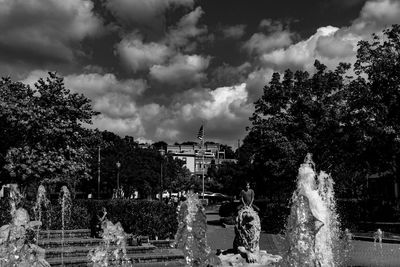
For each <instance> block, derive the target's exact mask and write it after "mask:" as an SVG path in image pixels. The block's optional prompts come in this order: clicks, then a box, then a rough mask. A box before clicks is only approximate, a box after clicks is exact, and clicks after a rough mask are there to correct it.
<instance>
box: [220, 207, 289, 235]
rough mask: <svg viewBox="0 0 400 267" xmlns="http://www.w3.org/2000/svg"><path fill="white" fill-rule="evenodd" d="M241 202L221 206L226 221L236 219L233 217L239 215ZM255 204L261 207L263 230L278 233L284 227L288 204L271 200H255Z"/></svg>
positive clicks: (221, 213)
mask: <svg viewBox="0 0 400 267" xmlns="http://www.w3.org/2000/svg"><path fill="white" fill-rule="evenodd" d="M240 204H241V203H240V202H228V203H224V204H222V205H221V206H220V209H219V215H220V216H221V217H222V218H224V219H223V220H224V222H226V223H229V222H232V221H234V220H232V219H231V218H235V217H236V216H237V213H238V207H239V206H240ZM254 205H256V206H257V207H258V208H259V209H260V211H259V216H260V219H261V229H262V230H263V231H265V232H267V233H275V234H276V233H280V232H281V231H282V230H283V229H284V227H285V222H286V218H287V216H288V214H289V208H288V207H287V205H284V204H281V203H277V202H271V201H269V200H255V201H254Z"/></svg>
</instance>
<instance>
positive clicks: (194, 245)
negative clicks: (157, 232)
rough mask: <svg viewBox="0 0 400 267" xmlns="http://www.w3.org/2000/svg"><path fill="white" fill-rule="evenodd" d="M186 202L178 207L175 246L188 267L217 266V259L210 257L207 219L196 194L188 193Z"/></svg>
mask: <svg viewBox="0 0 400 267" xmlns="http://www.w3.org/2000/svg"><path fill="white" fill-rule="evenodd" d="M186 197H187V199H186V201H184V202H182V203H181V204H180V205H179V207H178V223H179V225H178V230H177V232H176V235H175V243H176V244H175V245H176V247H177V248H180V249H182V250H183V253H184V255H185V259H186V263H187V264H188V266H207V265H208V264H210V263H211V261H217V262H213V264H212V265H211V266H217V265H219V263H220V261H219V259H216V258H212V257H210V253H211V249H210V247H209V246H208V245H207V237H206V233H207V217H206V214H205V211H204V208H203V206H202V205H201V203H200V200H199V198H198V196H197V194H194V193H193V192H189V193H188V194H187V196H186Z"/></svg>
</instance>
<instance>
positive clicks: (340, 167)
mask: <svg viewBox="0 0 400 267" xmlns="http://www.w3.org/2000/svg"><path fill="white" fill-rule="evenodd" d="M399 52H400V27H399V26H398V25H394V26H393V27H392V28H390V29H387V30H385V31H384V32H383V36H382V37H379V36H378V35H373V40H372V41H371V42H368V41H361V42H359V45H358V51H357V62H356V64H355V65H354V72H355V77H348V76H347V73H348V72H349V70H351V66H350V64H346V63H340V64H339V65H338V67H337V68H336V69H335V70H328V69H327V67H326V66H325V65H323V64H322V63H321V62H319V61H315V64H314V67H315V72H314V73H313V74H312V75H311V74H310V73H308V72H306V71H296V72H295V73H293V72H292V71H290V70H287V71H285V73H284V75H283V76H281V75H280V74H279V73H274V74H273V76H272V79H271V81H270V83H269V84H268V85H266V86H265V87H264V92H263V95H262V96H261V97H260V99H258V100H257V101H256V102H255V112H254V113H253V115H252V117H251V118H250V121H251V123H252V125H251V127H249V128H248V134H247V136H246V138H245V139H244V143H243V145H242V147H241V148H240V159H239V161H240V162H241V164H242V165H243V166H244V165H245V164H246V163H247V164H248V165H249V166H251V167H250V170H251V173H252V176H254V178H255V180H257V182H258V183H259V185H260V186H261V188H265V191H266V192H265V194H266V195H273V194H274V192H280V194H281V195H282V193H284V192H286V194H283V195H284V197H285V198H288V196H289V195H290V192H292V190H293V186H294V181H295V178H296V173H297V169H298V166H299V164H300V163H301V162H302V160H303V158H304V156H305V155H306V153H308V152H311V153H313V154H314V160H315V161H316V163H317V166H318V167H319V168H320V169H322V170H325V171H327V172H330V173H332V175H333V177H334V178H335V180H336V183H337V189H338V193H339V195H342V196H360V195H362V194H363V193H365V185H366V176H367V175H370V174H373V173H376V172H390V173H392V174H393V175H394V176H396V177H397V179H398V178H399V177H398V172H397V169H398V168H397V167H398V165H399V157H398V155H399V140H400V139H399V130H400V129H399V118H400V117H399V116H400V109H399V104H400V102H399V100H400V98H399V96H400V87H399V86H400V83H399V81H400V72H399V64H400V57H399Z"/></svg>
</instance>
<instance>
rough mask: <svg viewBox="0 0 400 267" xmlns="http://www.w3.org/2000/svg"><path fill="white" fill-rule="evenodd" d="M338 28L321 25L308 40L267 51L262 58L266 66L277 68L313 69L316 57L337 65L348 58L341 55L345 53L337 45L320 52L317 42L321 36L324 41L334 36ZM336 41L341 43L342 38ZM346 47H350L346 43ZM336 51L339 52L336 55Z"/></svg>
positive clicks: (330, 65) (331, 64) (328, 63)
mask: <svg viewBox="0 0 400 267" xmlns="http://www.w3.org/2000/svg"><path fill="white" fill-rule="evenodd" d="M338 30H339V28H336V27H332V26H326V27H321V28H319V29H318V30H317V32H316V33H315V34H314V35H312V36H311V37H310V38H308V39H307V40H303V41H300V42H298V43H295V44H293V45H291V46H289V47H288V48H286V49H284V48H281V49H277V50H274V51H272V52H270V53H265V54H263V55H262V56H261V60H262V61H263V63H264V64H265V65H266V66H269V67H272V68H273V69H276V70H285V69H287V68H290V69H294V70H296V69H305V70H308V71H312V70H313V64H314V61H315V59H319V60H320V61H322V63H324V64H327V65H328V66H329V67H336V65H337V63H338V62H339V61H340V60H343V59H348V58H343V57H340V55H343V51H342V50H341V49H340V48H337V47H331V49H329V47H324V48H323V49H324V50H321V51H322V52H323V53H319V51H318V49H317V44H318V43H319V42H321V41H320V39H321V38H323V39H322V40H323V41H324V40H326V39H325V38H333V36H334V34H335V33H336V32H337V31H338ZM323 41H322V42H323ZM336 41H337V42H339V43H340V40H336ZM320 44H321V43H320ZM349 44H350V43H349ZM344 48H346V49H348V48H347V47H346V43H345V45H344ZM335 52H336V53H339V54H338V55H334V53H335ZM327 55H329V58H328V57H325V56H327ZM353 55H354V54H350V56H353ZM330 58H334V60H331V59H330Z"/></svg>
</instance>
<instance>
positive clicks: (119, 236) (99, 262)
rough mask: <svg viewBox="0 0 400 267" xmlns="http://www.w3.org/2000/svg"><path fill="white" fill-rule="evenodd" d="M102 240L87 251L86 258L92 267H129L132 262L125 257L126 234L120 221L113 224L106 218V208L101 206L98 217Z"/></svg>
mask: <svg viewBox="0 0 400 267" xmlns="http://www.w3.org/2000/svg"><path fill="white" fill-rule="evenodd" d="M100 221H101V228H102V230H103V232H102V234H101V235H102V239H103V242H102V243H101V244H100V245H99V246H97V247H96V248H94V249H92V250H90V251H89V254H88V258H89V260H90V262H91V263H93V266H94V267H102V266H121V267H131V266H133V264H132V262H131V261H130V260H129V258H128V257H127V253H126V240H127V237H128V235H127V234H126V233H125V232H124V229H123V227H122V225H121V223H120V222H117V223H116V224H113V223H112V222H111V221H109V220H108V219H107V210H106V208H103V217H102V218H100Z"/></svg>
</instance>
